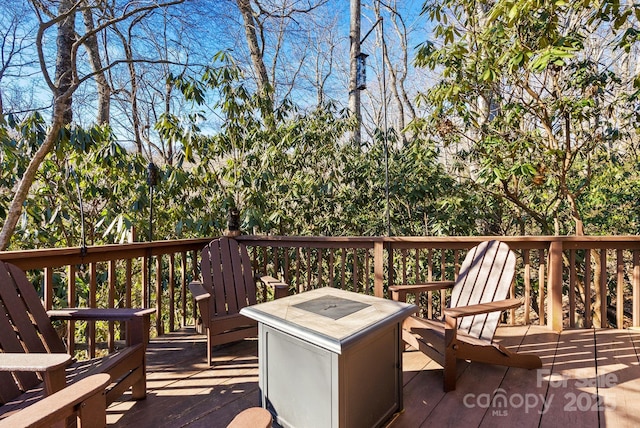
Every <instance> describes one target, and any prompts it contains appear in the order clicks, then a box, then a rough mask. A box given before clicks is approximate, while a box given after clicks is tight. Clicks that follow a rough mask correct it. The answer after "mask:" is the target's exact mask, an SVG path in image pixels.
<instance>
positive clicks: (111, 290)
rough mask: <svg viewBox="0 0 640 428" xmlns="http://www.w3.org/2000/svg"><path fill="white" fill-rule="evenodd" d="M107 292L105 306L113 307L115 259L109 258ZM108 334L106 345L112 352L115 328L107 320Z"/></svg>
mask: <svg viewBox="0 0 640 428" xmlns="http://www.w3.org/2000/svg"><path fill="white" fill-rule="evenodd" d="M108 275H109V277H108V278H109V292H108V294H107V299H108V301H107V307H109V308H113V304H114V301H115V296H116V279H117V273H116V261H115V260H109V274H108ZM108 324H109V336H108V338H107V347H108V349H109V352H113V350H114V348H115V328H114V322H113V321H109V323H108Z"/></svg>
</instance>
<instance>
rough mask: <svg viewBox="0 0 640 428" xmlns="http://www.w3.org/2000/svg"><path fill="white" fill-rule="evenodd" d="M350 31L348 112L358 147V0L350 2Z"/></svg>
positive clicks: (360, 117)
mask: <svg viewBox="0 0 640 428" xmlns="http://www.w3.org/2000/svg"><path fill="white" fill-rule="evenodd" d="M350 13H351V29H350V31H349V39H350V41H351V48H350V51H349V64H350V69H349V70H350V73H349V111H350V112H351V114H353V115H354V116H355V118H356V123H357V125H356V129H355V131H354V132H353V142H354V143H355V144H357V145H358V147H359V146H360V143H361V141H362V137H361V135H360V124H361V123H362V113H361V112H360V91H359V90H358V88H357V84H356V81H357V64H356V58H357V57H358V55H360V0H351V7H350Z"/></svg>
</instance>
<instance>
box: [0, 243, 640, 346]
mask: <svg viewBox="0 0 640 428" xmlns="http://www.w3.org/2000/svg"><path fill="white" fill-rule="evenodd" d="M211 239H212V238H200V239H186V240H174V241H154V242H135V243H129V244H122V245H104V246H92V247H88V248H86V249H85V250H82V249H81V248H79V247H75V248H55V249H40V250H27V251H9V252H0V260H3V261H7V262H10V263H13V264H16V265H17V266H19V267H20V268H22V269H24V270H27V271H30V274H31V276H32V279H33V281H34V283H35V284H38V287H39V288H40V292H41V296H42V299H43V302H44V305H45V307H46V308H47V309H51V308H54V307H62V306H75V305H77V304H80V305H81V306H87V307H101V306H104V307H134V306H140V307H148V306H154V307H156V313H155V317H154V319H153V321H152V322H153V325H154V326H155V334H156V335H161V334H163V333H164V332H165V331H172V330H174V329H175V328H176V325H177V324H178V323H181V324H182V325H185V324H190V323H192V322H193V321H192V318H193V317H195V313H194V307H193V302H192V299H191V297H190V295H189V293H188V292H187V285H188V283H189V281H191V279H192V278H195V277H197V276H198V265H199V260H198V257H199V251H200V249H201V248H202V247H203V246H204V245H205V244H206V243H207V242H209V241H210V240H211ZM237 239H238V240H239V241H242V242H244V243H245V244H246V245H247V246H248V247H249V249H250V254H251V256H252V259H253V263H254V269H255V270H256V272H260V273H265V274H270V275H274V276H278V277H280V278H281V279H282V280H283V281H285V282H287V283H288V284H290V287H291V288H290V291H291V292H294V293H297V292H303V291H305V290H309V289H312V288H318V287H324V286H332V287H339V288H343V289H348V290H352V291H356V292H361V293H366V294H371V295H377V296H382V297H387V290H388V287H389V285H392V284H403V283H408V284H410V283H420V282H425V281H433V280H453V279H455V277H456V275H457V273H458V269H459V265H460V264H461V263H462V260H463V258H464V256H465V254H466V251H467V250H468V249H469V248H471V247H473V246H474V245H477V244H478V243H479V242H482V241H485V240H490V239H500V240H502V241H504V242H507V243H508V244H509V246H510V247H511V248H512V249H513V250H514V252H515V253H516V254H517V260H518V261H517V273H516V278H515V281H514V283H513V286H512V291H511V297H520V298H523V300H524V305H523V307H522V308H520V309H518V310H517V311H516V310H511V311H510V314H509V315H510V316H509V319H508V321H509V322H510V323H520V324H529V323H532V322H536V323H540V324H543V325H548V326H549V327H550V328H552V329H554V330H562V329H563V328H570V327H576V326H577V327H592V326H593V327H617V328H624V327H638V326H640V239H639V238H638V237H635V236H604V237H590V236H589V237H587V236H585V237H555V236H525V237H520V236H517V237H515V236H512V237H488V236H487V237H301V236H296V237H289V236H252V235H244V236H239V237H238V238H237ZM446 297H447V296H446V295H445V294H444V293H440V292H438V293H433V294H426V295H424V296H417V297H416V300H415V301H416V303H417V304H419V305H420V306H421V308H422V313H423V314H424V315H425V316H440V315H441V314H442V308H443V306H444V305H445V304H446ZM105 329H106V330H108V333H107V337H108V338H107V342H108V348H109V349H112V348H113V347H114V346H115V345H114V343H115V342H116V341H117V340H118V338H121V335H122V333H121V332H119V331H118V330H116V329H115V326H114V325H113V323H109V325H108V328H105ZM67 330H68V331H67V340H68V342H69V345H70V347H71V348H72V349H73V347H74V346H75V339H74V337H75V334H74V326H73V325H70V326H68V327H67ZM86 331H87V333H86V336H87V339H86V340H87V344H86V346H87V349H88V354H89V355H90V356H91V355H93V354H95V350H96V349H97V348H99V347H100V344H97V340H96V336H95V334H96V333H95V329H94V328H93V326H89V327H87V328H86ZM79 346H80V345H79ZM81 346H85V345H81Z"/></svg>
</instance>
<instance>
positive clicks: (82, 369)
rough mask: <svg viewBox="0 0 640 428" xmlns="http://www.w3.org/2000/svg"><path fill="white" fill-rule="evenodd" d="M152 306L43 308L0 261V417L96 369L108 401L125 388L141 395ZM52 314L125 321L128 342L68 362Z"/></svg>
mask: <svg viewBox="0 0 640 428" xmlns="http://www.w3.org/2000/svg"><path fill="white" fill-rule="evenodd" d="M154 311H155V310H154V309H62V310H55V311H49V312H48V313H47V312H46V311H45V309H44V307H43V306H42V302H41V301H40V298H39V297H38V295H37V293H36V290H35V288H34V287H33V284H31V283H30V282H29V280H28V279H27V277H26V275H25V273H24V272H23V271H22V270H20V269H19V268H18V267H16V266H14V265H11V264H9V263H3V262H0V355H1V356H2V357H3V358H1V359H0V419H1V418H4V417H7V416H8V415H9V414H11V413H14V412H16V411H18V410H20V409H22V408H24V407H26V406H29V405H30V404H32V403H34V402H35V401H37V400H39V399H41V398H42V397H44V396H45V395H50V394H53V393H55V392H57V391H60V390H61V389H63V388H64V387H65V385H66V384H67V383H69V382H71V381H73V382H75V381H77V380H79V379H82V378H85V377H87V376H90V375H92V374H95V373H106V374H108V375H109V376H110V379H111V382H110V386H109V388H108V389H107V392H106V402H107V404H111V403H112V402H113V401H115V399H116V398H118V397H119V396H120V395H122V394H123V393H124V392H125V391H126V390H127V389H129V388H131V389H132V398H133V399H142V398H145V397H146V374H145V349H146V344H147V341H148V332H149V315H150V314H151V313H152V312H154ZM53 319H65V320H92V321H96V320H107V321H126V334H127V345H128V346H127V347H126V348H125V349H123V350H121V351H118V352H116V353H113V354H110V355H108V356H107V357H104V358H100V359H94V360H90V361H80V362H75V363H73V364H71V356H70V355H68V354H67V353H66V349H65V346H64V344H63V342H62V340H61V338H60V337H59V336H58V334H57V332H56V331H55V329H54V327H53V325H52V324H51V320H53ZM15 354H18V355H15ZM12 355H13V357H12ZM3 362H5V366H4V367H3V366H2V364H3ZM36 373H39V374H40V378H39V377H38V376H36ZM40 379H42V381H41V380H40Z"/></svg>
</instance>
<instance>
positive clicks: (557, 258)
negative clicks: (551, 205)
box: [547, 240, 562, 332]
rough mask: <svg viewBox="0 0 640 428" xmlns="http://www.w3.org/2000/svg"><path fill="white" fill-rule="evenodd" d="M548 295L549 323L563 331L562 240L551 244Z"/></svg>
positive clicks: (555, 328)
mask: <svg viewBox="0 0 640 428" xmlns="http://www.w3.org/2000/svg"><path fill="white" fill-rule="evenodd" d="M548 269H549V270H548V283H547V284H548V290H547V292H548V296H547V325H548V327H549V328H550V329H551V330H553V331H557V332H561V331H562V241H560V240H558V241H552V242H551V244H550V245H549V267H548Z"/></svg>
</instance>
